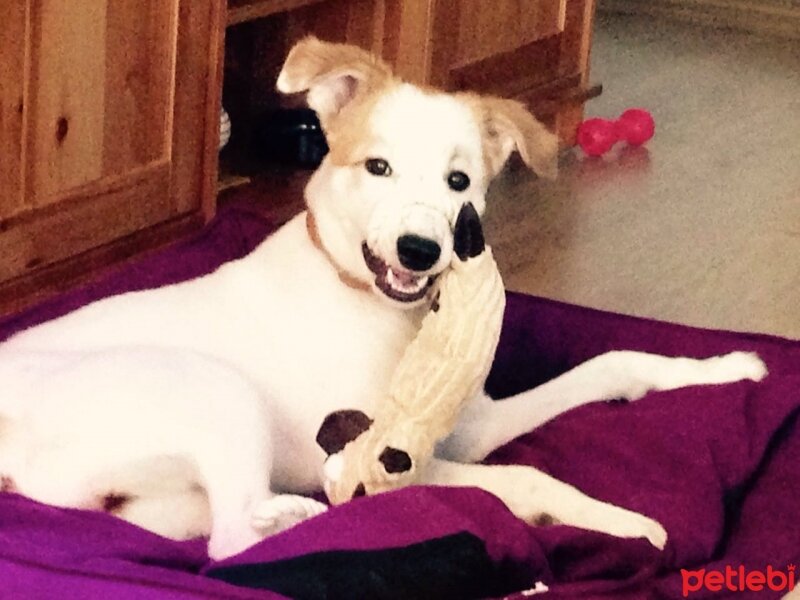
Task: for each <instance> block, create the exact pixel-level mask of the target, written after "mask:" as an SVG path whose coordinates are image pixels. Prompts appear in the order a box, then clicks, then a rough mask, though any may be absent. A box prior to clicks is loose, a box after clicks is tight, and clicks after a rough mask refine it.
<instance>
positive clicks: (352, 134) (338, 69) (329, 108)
mask: <svg viewBox="0 0 800 600" xmlns="http://www.w3.org/2000/svg"><path fill="white" fill-rule="evenodd" d="M398 83H399V81H398V80H397V79H395V77H394V75H393V74H392V70H391V68H390V67H389V65H387V64H386V63H385V62H383V61H382V60H381V59H380V58H378V57H376V56H374V55H372V54H370V53H369V52H367V51H366V50H362V49H361V48H358V47H356V46H351V45H347V44H334V43H330V42H323V41H321V40H319V39H317V38H315V37H313V36H309V37H307V38H305V39H303V40H301V41H300V42H298V43H297V44H296V45H295V46H294V47H293V48H292V50H291V51H290V52H289V56H288V57H287V59H286V62H285V63H284V65H283V69H282V70H281V73H280V76H279V77H278V84H277V87H278V90H279V91H281V92H283V93H285V94H294V93H300V92H307V93H308V105H309V106H310V107H311V108H312V109H314V110H315V111H316V112H317V114H318V115H319V119H320V123H321V124H322V128H323V130H324V131H325V135H326V137H327V140H328V145H329V146H330V149H331V159H332V160H333V162H334V163H335V164H339V165H345V164H351V163H352V162H355V160H356V159H355V157H356V156H358V155H359V154H360V152H359V149H360V148H363V147H364V146H365V144H366V143H368V141H369V138H370V135H371V132H370V130H369V115H370V114H371V112H372V108H373V107H374V105H375V103H376V102H377V100H378V99H379V98H380V97H381V95H382V94H383V93H384V92H385V91H386V90H387V89H388V88H389V87H391V86H392V85H397V84H398Z"/></svg>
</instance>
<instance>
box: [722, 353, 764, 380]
mask: <svg viewBox="0 0 800 600" xmlns="http://www.w3.org/2000/svg"><path fill="white" fill-rule="evenodd" d="M707 362H708V366H709V368H710V369H713V373H714V375H715V376H716V378H718V379H719V381H720V383H726V382H729V381H730V382H733V381H742V380H744V379H749V380H751V381H761V380H762V379H764V377H766V376H767V374H768V370H767V365H765V364H764V361H763V360H761V358H760V357H759V356H758V354H756V353H755V352H731V353H730V354H725V355H723V356H716V357H714V358H710V359H708V361H707Z"/></svg>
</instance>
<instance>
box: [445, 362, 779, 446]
mask: <svg viewBox="0 0 800 600" xmlns="http://www.w3.org/2000/svg"><path fill="white" fill-rule="evenodd" d="M766 374H767V369H766V367H765V366H764V363H763V362H762V361H761V359H760V358H759V357H758V356H757V355H755V354H752V353H747V352H732V353H730V354H725V355H723V356H715V357H712V358H706V359H694V358H671V357H668V356H659V355H656V354H648V353H645V352H633V351H614V352H608V353H606V354H601V355H600V356H596V357H594V358H592V359H590V360H587V361H586V362H585V363H582V364H580V365H578V366H577V367H575V368H574V369H572V370H570V371H567V372H566V373H564V374H563V375H560V376H558V377H556V378H555V379H551V380H550V381H548V382H546V383H543V384H542V385H540V386H538V387H536V388H534V389H532V390H528V391H526V392H522V393H521V394H517V395H516V396H513V397H511V398H507V399H505V400H500V401H494V400H492V399H491V398H489V397H488V396H486V395H485V394H483V395H480V396H479V397H476V398H475V399H474V400H473V401H471V402H470V404H469V405H467V407H465V409H464V411H463V413H462V414H461V416H460V418H459V421H458V424H457V425H456V428H455V430H454V431H453V433H452V434H451V435H450V436H449V437H448V438H447V439H445V440H444V441H443V442H442V443H441V444H440V445H439V447H438V448H437V456H441V457H442V458H447V459H450V460H455V461H458V462H478V461H480V460H483V459H484V458H485V457H486V456H487V455H488V454H489V453H490V452H491V451H492V450H494V449H495V448H499V447H500V446H502V445H503V444H506V443H508V442H510V441H511V440H513V439H514V438H516V437H519V436H520V435H522V434H524V433H528V432H529V431H532V430H534V429H536V428H537V427H539V426H540V425H543V424H544V423H546V422H547V421H549V420H551V419H553V418H555V417H557V416H558V415H559V414H561V413H563V412H566V411H568V410H570V409H572V408H576V407H578V406H582V405H584V404H589V403H591V402H597V401H603V400H614V399H625V400H637V399H639V398H641V397H642V396H644V395H645V394H646V393H647V392H649V391H651V390H661V391H663V390H672V389H677V388H681V387H686V386H689V385H708V384H720V383H731V382H734V381H740V380H743V379H750V380H753V381H760V380H761V379H762V378H763V377H764V376H765V375H766Z"/></svg>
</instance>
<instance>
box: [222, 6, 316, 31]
mask: <svg viewBox="0 0 800 600" xmlns="http://www.w3.org/2000/svg"><path fill="white" fill-rule="evenodd" d="M321 1H322V0H229V2H228V26H229V27H230V26H231V25H238V24H240V23H247V22H248V21H255V20H256V19H261V18H263V17H268V16H270V15H274V14H277V13H282V12H288V11H290V10H294V9H297V8H301V7H303V6H307V5H309V4H316V3H318V2H321Z"/></svg>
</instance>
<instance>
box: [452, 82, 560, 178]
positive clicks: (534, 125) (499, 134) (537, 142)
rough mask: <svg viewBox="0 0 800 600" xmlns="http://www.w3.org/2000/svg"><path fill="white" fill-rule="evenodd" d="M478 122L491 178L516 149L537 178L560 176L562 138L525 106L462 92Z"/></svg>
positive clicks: (460, 96)
mask: <svg viewBox="0 0 800 600" xmlns="http://www.w3.org/2000/svg"><path fill="white" fill-rule="evenodd" d="M457 97H458V98H460V99H461V100H463V101H464V102H466V103H467V104H468V105H469V106H470V108H471V109H472V111H473V112H474V113H475V116H476V118H477V120H478V123H479V125H480V127H481V130H482V137H483V156H484V160H485V162H486V169H487V172H488V174H489V176H490V177H494V176H495V175H497V174H498V173H499V172H500V171H501V170H502V168H503V165H505V163H506V161H507V160H508V157H509V156H511V153H512V152H514V151H515V150H516V151H517V152H519V155H520V157H521V158H522V160H523V161H524V162H525V164H526V165H528V166H529V167H530V168H531V169H533V171H535V172H536V174H537V175H540V176H541V177H545V178H547V179H555V177H556V175H557V174H558V137H557V136H556V135H555V134H553V133H551V132H550V131H548V129H547V128H546V127H545V126H544V125H543V124H542V123H540V122H539V121H538V120H537V119H536V117H534V116H533V115H532V114H531V113H530V111H528V109H527V108H526V107H525V105H524V104H522V103H521V102H518V101H516V100H508V99H505V98H498V97H495V96H481V95H478V94H474V93H461V94H457Z"/></svg>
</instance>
